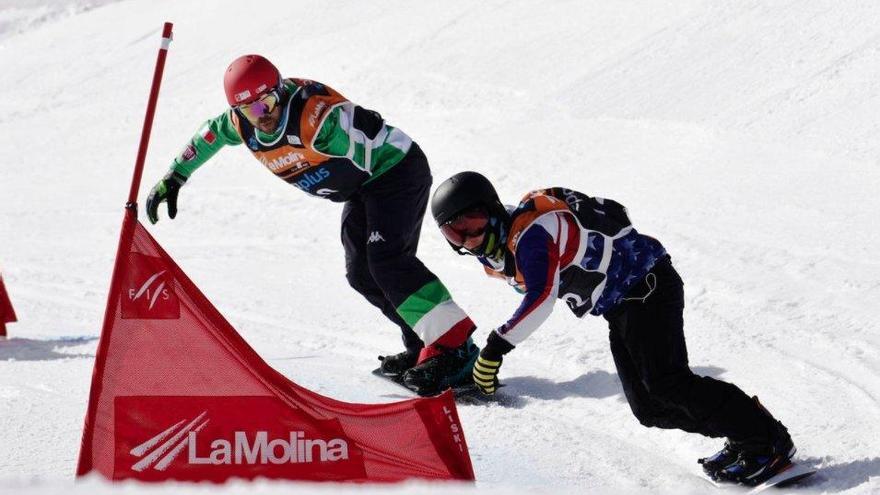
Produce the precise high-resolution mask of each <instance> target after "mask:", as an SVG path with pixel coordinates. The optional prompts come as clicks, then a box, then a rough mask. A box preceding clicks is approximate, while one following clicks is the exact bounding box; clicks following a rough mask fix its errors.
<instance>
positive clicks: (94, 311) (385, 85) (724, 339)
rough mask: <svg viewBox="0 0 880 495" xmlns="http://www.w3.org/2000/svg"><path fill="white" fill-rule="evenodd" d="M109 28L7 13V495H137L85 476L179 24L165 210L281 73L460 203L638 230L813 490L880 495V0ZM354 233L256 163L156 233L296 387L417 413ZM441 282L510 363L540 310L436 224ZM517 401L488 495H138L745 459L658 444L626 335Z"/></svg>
mask: <svg viewBox="0 0 880 495" xmlns="http://www.w3.org/2000/svg"><path fill="white" fill-rule="evenodd" d="M85 2H86V0H73V1H72V2H71V1H69V2H66V3H65V2H50V1H48V0H47V1H46V2H38V1H27V0H20V1H16V0H12V1H3V2H0V29H2V31H0V67H2V70H0V94H2V99H0V261H2V263H3V267H4V271H3V275H4V278H5V280H6V284H7V286H8V289H9V291H10V294H11V297H12V299H13V302H14V304H15V307H16V310H17V312H18V315H19V319H20V320H21V321H20V323H17V324H13V325H11V326H10V327H9V330H10V338H9V339H8V340H6V341H0V492H8V493H43V492H46V493H49V492H62V491H63V492H65V493H110V492H111V491H114V490H115V489H116V487H113V486H111V485H108V484H106V483H105V482H103V481H101V480H97V479H92V480H88V481H86V482H85V483H78V484H74V483H73V473H74V469H75V463H76V458H77V454H78V450H79V441H80V435H81V428H82V422H83V417H84V414H85V407H86V400H87V397H88V389H89V383H90V377H91V371H92V366H93V363H94V354H95V349H96V347H97V338H98V336H99V333H100V325H101V318H102V315H103V310H104V305H105V301H106V296H107V288H108V285H109V279H110V271H111V266H112V263H113V258H114V255H115V249H116V242H117V238H118V234H119V227H120V223H121V219H122V216H123V208H122V207H123V203H124V202H125V198H126V194H127V191H128V185H129V181H130V178H131V170H132V165H133V162H134V158H135V152H136V149H137V142H138V138H139V135H140V129H141V123H142V120H143V114H144V107H145V103H146V100H147V94H148V90H149V84H150V78H151V75H152V70H153V64H154V61H155V55H156V50H157V48H158V45H159V30H160V28H161V25H162V22H163V21H165V20H170V21H173V22H174V23H175V41H174V43H173V44H172V46H171V51H170V53H169V56H168V63H167V67H166V72H165V79H164V82H163V86H162V93H161V96H160V99H159V106H158V113H157V115H156V121H155V127H154V129H153V140H152V143H151V146H150V152H149V155H148V161H147V167H146V171H145V175H144V181H143V187H142V188H141V196H140V198H141V201H143V200H144V199H145V197H146V193H147V191H148V190H149V188H150V187H151V186H152V184H153V183H154V182H155V181H156V180H158V179H159V178H160V177H161V175H162V174H163V173H164V172H165V171H166V169H167V167H168V165H169V164H170V161H171V159H172V158H173V156H175V155H176V154H177V152H178V151H179V150H180V148H181V147H182V146H183V145H184V144H185V142H186V141H187V140H188V138H189V137H190V135H191V134H192V133H193V132H194V131H195V130H196V129H197V128H198V127H199V125H200V124H201V122H203V121H204V120H205V119H207V118H209V117H211V116H214V115H217V114H219V113H220V112H221V111H223V109H224V105H225V98H224V96H223V91H222V82H221V81H222V74H223V71H224V69H225V67H226V65H227V64H228V63H229V61H230V60H232V59H233V58H234V57H236V56H238V55H241V54H244V53H251V52H258V53H262V54H265V55H266V56H268V57H269V58H270V59H272V60H274V61H275V62H276V64H278V65H279V66H280V68H281V69H282V72H283V73H284V74H285V75H289V76H301V77H308V78H313V79H317V80H319V81H323V82H326V83H328V84H330V85H332V86H333V87H335V88H337V89H339V90H340V91H341V92H342V93H343V94H345V95H346V96H348V97H349V98H351V99H352V100H354V101H356V102H358V103H360V104H362V105H364V106H366V107H368V108H375V109H378V110H379V111H381V112H382V114H383V116H384V117H385V118H386V119H387V120H388V121H389V122H390V123H392V124H393V125H396V126H399V127H401V128H402V129H404V130H405V131H406V132H407V133H409V134H410V135H412V136H413V137H414V138H415V139H416V140H417V141H418V142H419V143H420V144H421V145H422V147H423V148H424V149H425V151H426V153H427V155H428V157H429V158H430V160H431V166H432V169H433V173H434V178H435V184H438V183H439V182H440V181H442V180H443V179H445V178H446V177H448V176H450V175H451V174H453V173H455V172H458V171H461V170H464V169H475V170H479V171H481V172H483V173H485V174H486V175H488V176H489V177H490V178H492V179H493V180H494V181H495V182H496V184H497V186H498V189H499V191H500V193H502V195H503V197H504V199H505V200H506V202H508V203H514V202H516V201H517V200H518V199H519V197H520V196H521V195H522V194H523V193H524V192H526V191H528V190H530V189H533V188H537V187H541V186H550V185H565V186H569V187H572V188H575V189H579V190H582V191H584V192H588V193H590V194H594V195H599V196H604V197H610V198H614V199H617V200H618V201H620V202H622V203H623V204H625V205H627V206H628V207H629V210H630V213H631V215H632V217H633V219H634V221H635V223H636V226H637V228H639V230H640V231H643V232H645V233H649V234H652V235H654V236H656V237H658V238H660V239H661V241H662V242H663V243H664V244H665V245H666V247H667V248H668V250H669V251H670V252H671V253H672V255H673V258H674V262H675V265H676V267H677V268H678V269H679V271H680V272H681V274H682V276H683V278H684V280H685V284H686V287H685V290H686V304H687V307H686V310H685V325H686V333H687V338H688V345H689V351H690V359H691V363H692V366H693V367H694V369H695V370H696V371H697V372H699V373H703V374H709V375H711V376H715V377H718V378H721V379H724V380H729V381H732V382H734V383H736V384H737V385H739V386H740V387H741V388H743V389H744V390H745V391H746V392H748V393H751V394H757V395H759V396H760V397H761V400H762V401H763V402H764V403H765V404H766V406H767V407H768V408H769V409H770V410H771V411H773V413H774V414H775V415H776V416H777V417H778V418H780V419H782V420H783V422H785V424H786V425H787V426H788V427H789V429H790V430H791V432H792V434H793V436H794V438H795V441H796V443H797V445H798V447H799V459H801V460H802V461H804V462H806V463H809V464H811V465H813V466H816V467H819V468H820V469H821V472H820V473H819V474H817V475H816V476H815V477H814V478H813V479H812V480H811V481H810V482H809V483H807V484H806V486H805V487H802V488H800V489H799V490H800V491H802V492H808V491H821V492H829V493H872V492H874V493H876V492H880V421H878V419H880V324H878V307H880V261H878V256H877V254H876V252H877V251H876V247H877V246H878V244H880V227H878V225H880V222H878V219H877V215H878V212H880V197H878V191H880V184H878V182H880V163H878V156H880V124H878V117H877V116H878V115H880V61H878V57H880V27H878V26H880V4H878V3H877V2H875V1H872V0H871V1H868V0H866V1H858V0H851V1H846V2H839V1H830V0H829V1H801V2H781V1H776V2H764V1H752V0H744V1H735V2H721V1H701V0H680V1H676V2H669V1H645V0H625V1H624V0H621V1H615V2H606V1H595V0H588V1H584V0H570V1H557V2H539V1H510V0H505V1H499V0H493V1H483V2H465V1H448V0H447V1H438V0H420V1H418V2H413V1H406V0H382V1H377V2H357V1H348V2H347V1H341V0H325V1H322V2H301V1H277V2H235V1H231V0H217V1H212V2H195V1H179V0H178V1H173V0H128V1H123V2H119V3H109V4H106V2H97V4H101V5H100V6H98V7H97V8H90V6H91V5H96V4H87V3H85ZM34 9H37V10H34ZM39 9H47V10H45V11H43V10H39ZM340 211H341V207H340V205H336V204H332V203H330V202H327V201H321V200H317V199H313V198H308V197H306V196H305V195H304V194H302V193H301V192H300V191H298V190H296V189H295V188H293V187H290V186H289V185H287V184H285V183H284V182H282V181H279V180H278V179H276V178H274V177H272V176H271V174H269V173H267V172H266V171H265V170H263V167H262V166H261V165H259V164H258V163H257V162H256V161H254V160H253V159H252V158H251V157H250V156H249V154H248V153H247V151H246V150H245V149H244V148H243V147H240V148H230V149H227V150H224V151H223V152H221V153H220V154H219V155H218V156H217V157H215V159H214V160H213V161H212V162H210V163H209V164H207V165H206V166H205V167H204V168H203V169H201V170H199V171H198V172H197V173H196V175H195V176H194V177H193V179H192V180H191V181H190V183H188V184H187V185H186V187H185V188H184V189H183V191H182V192H181V196H180V213H179V215H178V217H177V219H176V220H174V221H169V220H168V219H167V218H166V217H165V212H164V209H163V220H162V221H161V222H160V223H159V224H157V225H156V226H154V227H151V228H150V230H151V232H152V233H153V235H154V236H155V237H156V238H157V239H158V240H159V241H160V242H161V243H162V244H163V245H164V246H165V248H166V249H167V250H168V251H169V252H170V253H171V254H172V256H174V258H175V259H176V260H177V262H178V263H179V264H180V265H181V266H182V267H183V268H184V270H185V271H186V272H187V273H188V274H189V275H190V277H191V278H192V279H193V280H194V281H195V282H196V283H197V284H198V285H199V286H200V288H201V289H202V290H203V291H204V292H205V293H206V294H207V295H208V297H209V298H210V299H211V300H212V301H213V303H214V304H215V305H216V306H217V307H218V308H219V309H220V311H221V312H222V313H223V314H224V315H225V316H226V317H227V318H228V319H229V320H230V321H231V322H232V324H233V325H234V326H235V327H236V328H237V329H238V330H239V331H240V333H241V334H242V335H243V336H244V338H245V339H246V340H247V341H248V342H249V343H250V344H251V345H253V346H254V348H255V349H256V350H257V351H258V352H259V353H260V354H261V355H263V356H264V357H265V358H266V359H267V360H268V362H269V363H270V364H271V365H272V366H274V367H276V368H277V369H278V370H280V371H281V372H283V373H284V374H286V375H287V376H289V377H290V378H291V379H293V380H294V381H296V382H298V383H300V384H302V385H304V386H307V387H310V388H312V389H314V390H316V391H318V392H321V393H323V394H326V395H329V396H332V397H335V398H338V399H342V400H347V401H356V402H382V401H391V400H397V399H399V398H400V397H402V396H401V395H400V392H399V391H398V390H397V389H396V388H394V387H393V386H391V385H389V384H385V383H382V382H381V381H379V380H376V379H375V378H373V377H371V376H370V374H369V370H370V369H372V368H373V367H374V365H375V364H376V363H377V362H376V355H378V354H380V353H389V352H395V351H397V350H398V349H399V347H400V343H399V339H398V336H397V331H396V330H395V329H394V328H393V327H392V325H390V324H389V323H388V322H387V321H385V320H383V317H382V315H381V314H380V313H379V312H378V311H377V310H375V309H374V308H373V307H372V306H370V305H369V304H367V303H366V302H365V301H363V300H362V299H361V298H360V297H359V296H358V295H357V294H356V293H355V292H354V291H353V290H352V289H351V288H349V286H348V285H347V283H346V281H345V278H344V268H343V254H342V248H341V245H340V243H339V240H338V239H339V237H338V236H339V232H338V229H339V225H338V224H339V215H340ZM141 215H142V217H143V213H142V214H141ZM420 256H421V257H422V259H423V260H424V261H425V262H426V264H427V265H428V266H429V267H431V268H432V269H433V270H434V271H435V272H436V273H437V274H438V275H439V276H440V277H441V279H442V280H443V281H444V282H445V283H446V284H447V285H448V286H449V288H450V290H451V291H452V293H453V295H454V297H455V298H456V299H457V300H458V301H459V302H460V304H461V305H462V306H463V307H464V308H465V309H466V310H467V311H468V312H469V313H470V314H471V315H472V317H473V318H474V319H475V321H477V322H478V324H479V330H478V333H477V334H476V337H477V338H478V339H479V340H480V341H482V340H483V339H485V337H486V335H487V334H488V332H489V331H490V330H491V329H492V328H493V327H494V326H497V325H499V324H501V323H502V322H504V321H505V320H506V319H507V317H509V315H510V314H511V313H512V312H513V310H514V309H515V307H516V305H517V304H518V301H519V297H520V296H518V295H517V294H516V293H514V292H513V291H511V290H510V289H508V288H507V287H506V286H505V285H504V284H503V283H499V282H497V281H494V280H490V279H488V278H486V277H485V276H484V275H483V274H482V273H481V270H480V269H479V267H478V266H477V265H476V264H475V263H474V262H473V260H471V259H467V258H463V257H459V256H456V255H455V254H453V253H452V252H451V251H450V250H449V248H448V246H447V245H446V244H445V242H444V241H443V240H442V238H441V236H440V234H439V233H438V232H437V231H436V229H435V228H434V226H433V224H432V222H431V221H430V219H429V220H427V221H426V222H425V227H424V232H423V233H422V244H421V249H420ZM502 379H503V380H504V381H505V382H506V383H507V385H508V387H507V388H506V389H505V392H506V393H507V394H508V395H510V396H512V397H513V399H511V400H509V401H508V403H507V404H505V405H500V404H499V405H490V406H484V407H481V406H462V407H460V414H461V417H462V421H463V424H464V427H465V432H466V434H467V440H468V443H469V445H470V448H471V456H472V459H473V462H474V467H475V470H476V473H477V478H478V483H477V484H476V487H448V486H437V485H430V486H428V485H423V484H406V485H398V486H394V487H388V486H386V487H372V488H371V487H368V486H343V487H339V486H328V485H322V486H320V487H317V488H316V487H311V486H303V485H300V484H295V483H268V482H259V483H256V484H254V485H245V484H231V485H226V486H222V487H217V486H211V487H204V486H202V487H199V486H194V485H189V486H186V485H185V486H178V485H165V486H161V485H160V486H156V485H153V486H149V487H144V486H142V485H137V484H126V485H125V489H126V490H127V491H129V492H131V491H148V492H151V493H152V492H157V493H205V492H206V491H208V490H210V492H211V493H219V492H224V493H233V492H242V491H244V490H249V491H250V490H253V491H255V492H256V493H268V492H273V491H274V492H278V491H281V490H285V491H286V490H294V489H295V490H298V491H300V492H302V491H310V490H311V491H316V492H319V493H323V492H327V493H330V492H332V493H338V492H340V491H346V490H347V491H353V492H362V491H366V490H372V491H373V492H377V491H381V492H385V491H392V492H397V493H411V492H414V491H423V492H431V493H448V492H453V491H461V492H473V491H474V490H475V489H483V490H485V489H491V490H493V493H497V492H504V493H506V492H515V493H533V492H535V491H538V492H546V493H551V492H552V493H558V492H566V491H568V492H579V493H580V492H591V493H595V492H605V493H620V492H643V493H688V492H690V493H702V492H711V491H713V490H714V488H712V486H711V485H709V484H708V483H706V482H705V481H704V480H703V479H702V474H701V472H700V468H699V466H698V465H697V464H696V462H695V461H696V459H697V457H700V456H704V455H706V454H709V453H711V452H713V451H714V450H716V449H717V448H718V447H719V445H720V442H719V441H718V440H712V439H706V438H702V437H699V436H696V435H689V434H685V433H682V432H678V431H664V430H658V429H648V428H644V427H642V426H641V425H639V423H638V422H637V421H636V420H635V418H634V417H633V416H632V414H631V413H630V411H629V408H628V406H627V404H626V402H625V400H624V398H623V395H622V392H621V388H620V385H619V381H618V377H617V374H616V372H615V369H614V366H613V363H612V360H611V356H610V353H609V351H608V344H607V329H606V326H605V322H604V320H602V319H597V318H586V319H584V320H578V319H576V318H574V317H573V316H572V315H571V314H570V312H569V311H568V310H567V308H565V306H564V305H560V306H559V309H558V311H556V312H555V313H554V314H553V315H552V316H551V318H550V319H549V321H547V323H546V324H545V325H544V327H543V328H541V329H540V330H539V331H538V332H536V333H535V334H534V335H533V336H532V337H531V338H530V339H529V340H527V341H526V342H524V343H523V344H522V345H520V346H519V348H517V349H516V350H515V351H514V352H513V353H512V354H511V355H510V356H509V357H508V358H507V359H506V360H505V364H504V367H503V369H502Z"/></svg>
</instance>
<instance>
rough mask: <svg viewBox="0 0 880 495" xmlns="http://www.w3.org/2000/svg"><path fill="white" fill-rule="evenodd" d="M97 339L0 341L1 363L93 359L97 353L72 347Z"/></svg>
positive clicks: (65, 338) (15, 339) (64, 338)
mask: <svg viewBox="0 0 880 495" xmlns="http://www.w3.org/2000/svg"><path fill="white" fill-rule="evenodd" d="M95 340H98V338H97V337H62V338H58V339H49V340H35V339H20V338H11V339H0V361H8V360H15V361H52V360H56V359H71V358H93V357H95V353H94V351H92V350H89V351H88V352H76V350H73V349H68V348H71V347H80V346H85V345H87V344H89V343H91V342H93V341H95Z"/></svg>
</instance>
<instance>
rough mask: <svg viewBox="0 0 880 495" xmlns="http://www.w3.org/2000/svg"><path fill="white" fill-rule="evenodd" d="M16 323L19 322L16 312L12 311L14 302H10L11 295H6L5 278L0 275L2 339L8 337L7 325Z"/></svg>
mask: <svg viewBox="0 0 880 495" xmlns="http://www.w3.org/2000/svg"><path fill="white" fill-rule="evenodd" d="M15 321H17V320H16V318H15V310H14V309H12V302H11V301H10V300H9V294H7V293H6V286H5V285H4V284H3V276H2V275H0V337H5V336H6V324H7V323H13V322H15Z"/></svg>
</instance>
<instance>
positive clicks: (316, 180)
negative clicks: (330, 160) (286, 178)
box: [293, 168, 330, 192]
mask: <svg viewBox="0 0 880 495" xmlns="http://www.w3.org/2000/svg"><path fill="white" fill-rule="evenodd" d="M298 177H299V179H298V180H296V181H294V183H293V185H294V186H296V187H297V188H299V189H300V190H302V191H305V192H309V191H310V190H311V189H312V187H314V186H316V185H318V184H320V183H321V182H323V181H324V179H326V178H327V177H330V171H329V170H327V169H326V168H319V169H318V170H316V171H314V172H312V173H309V172H306V173H304V174H302V175H300V176H298Z"/></svg>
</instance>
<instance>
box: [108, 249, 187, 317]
mask: <svg viewBox="0 0 880 495" xmlns="http://www.w3.org/2000/svg"><path fill="white" fill-rule="evenodd" d="M129 261H130V263H129V266H128V271H127V272H126V273H125V275H124V277H125V282H124V283H125V285H123V287H124V288H123V291H122V294H121V299H122V301H121V303H122V318H124V319H128V318H131V319H175V318H179V317H180V300H179V299H178V298H177V295H176V294H175V293H174V284H173V280H174V279H173V278H172V276H171V271H169V270H168V267H167V265H166V264H165V262H164V261H163V260H162V259H161V258H158V257H155V256H147V255H144V254H140V253H132V254H131V256H130V258H129Z"/></svg>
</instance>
